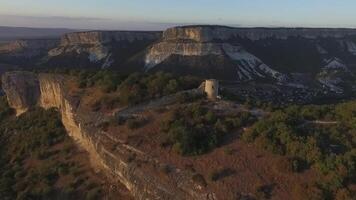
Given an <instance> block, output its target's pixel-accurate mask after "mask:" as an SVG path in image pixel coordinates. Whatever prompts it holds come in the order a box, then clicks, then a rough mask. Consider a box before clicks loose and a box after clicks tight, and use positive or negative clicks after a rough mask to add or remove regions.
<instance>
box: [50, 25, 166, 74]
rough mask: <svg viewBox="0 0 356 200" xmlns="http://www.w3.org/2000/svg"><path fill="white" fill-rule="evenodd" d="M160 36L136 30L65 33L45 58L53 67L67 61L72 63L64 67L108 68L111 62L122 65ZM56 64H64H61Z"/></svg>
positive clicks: (158, 33)
mask: <svg viewBox="0 0 356 200" xmlns="http://www.w3.org/2000/svg"><path fill="white" fill-rule="evenodd" d="M160 36H161V33H160V32H135V31H91V32H78V33H68V34H66V35H64V36H63V37H62V39H61V43H60V45H59V46H58V47H57V48H54V49H52V50H50V51H49V52H48V59H49V60H50V61H51V60H52V61H53V60H54V62H53V63H54V64H57V63H56V62H58V60H59V61H60V59H65V58H69V59H70V60H71V61H72V62H71V63H67V64H66V63H64V64H65V65H72V66H78V65H79V66H84V65H89V66H90V65H93V66H97V67H99V68H100V67H101V68H109V67H111V66H112V65H113V64H114V63H122V62H124V61H125V60H126V59H128V58H129V57H130V56H133V55H134V53H137V52H138V51H141V50H142V49H144V48H145V47H146V45H148V44H149V43H151V42H153V41H155V40H157V39H159V38H160ZM58 58H59V59H58ZM78 61H80V62H78ZM59 63H60V65H63V62H59Z"/></svg>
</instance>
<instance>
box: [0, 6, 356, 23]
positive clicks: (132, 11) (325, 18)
mask: <svg viewBox="0 0 356 200" xmlns="http://www.w3.org/2000/svg"><path fill="white" fill-rule="evenodd" d="M0 3H1V7H0V26H12V27H36V28H70V29H91V30H94V29H100V30H163V29H165V28H167V27H172V26H176V25H186V24H216V25H227V26H241V27H311V28H314V27H325V28H355V27H356V24H355V21H356V14H355V13H354V11H353V8H355V7H356V2H355V1H352V0H343V1H335V0H313V1H310V0H299V1H294V0H293V1H292V0H273V1H266V0H255V1H246V0H235V1H233V0H219V1H218V0H195V1H194V2H192V1H189V0H180V1H177V0H170V1H169V0H153V1H150V2H147V1H144V0H133V1H123V0H117V1H114V0H102V1H100V2H99V3H98V2H97V1H94V0H86V1H83V0H77V1H70V0H63V1H61V2H60V3H58V1H54V0H22V1H13V0H0Z"/></svg>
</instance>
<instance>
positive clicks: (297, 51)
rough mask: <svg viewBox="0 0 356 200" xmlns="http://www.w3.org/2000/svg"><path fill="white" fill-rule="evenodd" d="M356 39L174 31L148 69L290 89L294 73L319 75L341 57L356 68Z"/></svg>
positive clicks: (293, 32) (301, 31) (330, 33)
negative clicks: (265, 82) (261, 82)
mask: <svg viewBox="0 0 356 200" xmlns="http://www.w3.org/2000/svg"><path fill="white" fill-rule="evenodd" d="M355 36H356V29H318V28H316V29H312V28H231V27H225V26H184V27H174V28H170V29H168V30H166V31H165V32H164V33H163V38H162V40H160V41H159V42H157V43H155V44H154V45H152V46H150V47H149V48H148V50H147V52H146V54H145V57H144V61H145V70H146V71H155V70H166V71H170V72H174V73H176V72H182V73H183V74H191V73H193V74H196V75H201V76H205V78H217V79H222V80H229V81H250V80H261V79H262V80H273V81H276V82H277V83H279V84H287V83H290V82H292V81H293V80H292V77H291V76H290V73H305V74H314V75H315V74H318V73H319V72H320V71H322V70H323V68H324V66H325V65H327V63H326V61H327V60H330V59H332V58H334V57H335V56H336V55H338V56H339V55H342V56H343V58H340V60H342V62H343V63H344V64H345V67H346V66H351V67H352V66H355V63H356V57H355V55H356V54H355V52H356V51H355V47H356V41H355ZM172 66H174V67H172ZM354 70H356V69H354ZM351 71H352V70H351ZM289 85H293V84H289Z"/></svg>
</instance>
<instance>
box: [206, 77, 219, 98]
mask: <svg viewBox="0 0 356 200" xmlns="http://www.w3.org/2000/svg"><path fill="white" fill-rule="evenodd" d="M204 91H205V93H206V95H207V97H208V99H209V100H213V101H215V100H217V99H218V96H219V81H217V80H215V79H209V80H206V81H205V88H204Z"/></svg>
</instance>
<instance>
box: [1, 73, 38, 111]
mask: <svg viewBox="0 0 356 200" xmlns="http://www.w3.org/2000/svg"><path fill="white" fill-rule="evenodd" d="M2 88H3V90H4V91H5V92H6V94H7V99H8V102H9V105H10V106H11V107H12V108H14V109H15V110H16V113H17V115H20V114H22V113H24V112H26V111H27V110H28V109H29V108H31V107H33V106H34V105H36V104H37V101H38V99H39V97H40V88H39V82H38V79H37V78H36V77H35V76H34V75H33V74H32V73H29V72H21V73H17V72H12V73H6V75H4V76H3V78H2Z"/></svg>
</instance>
